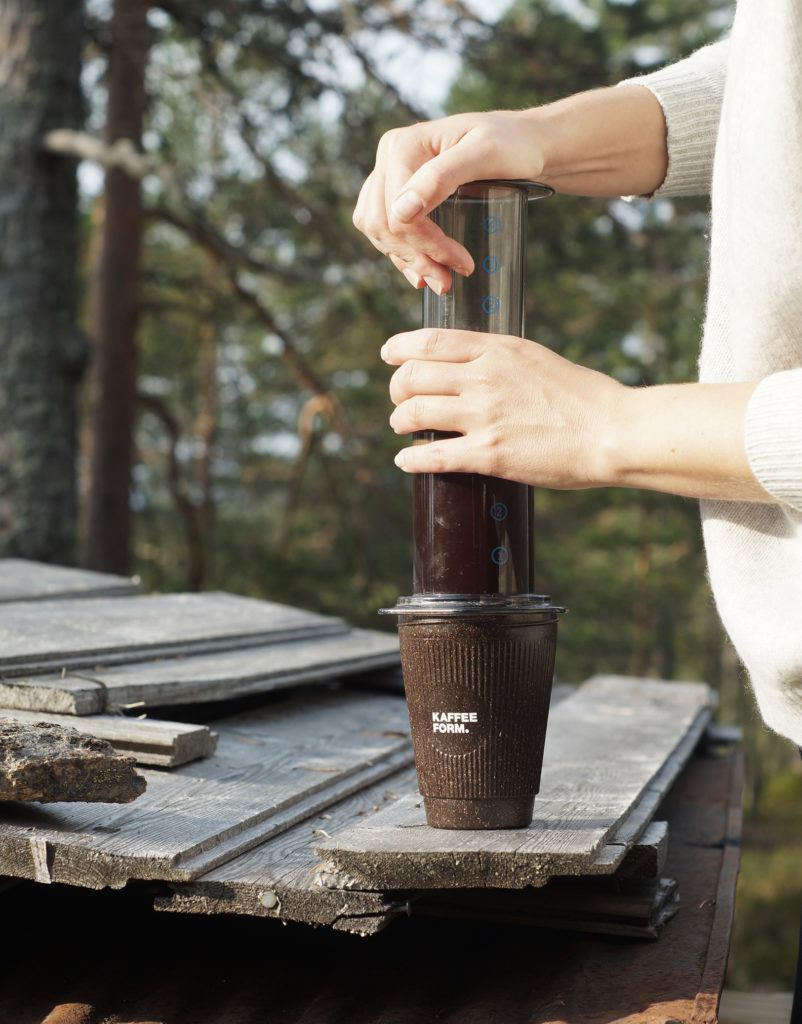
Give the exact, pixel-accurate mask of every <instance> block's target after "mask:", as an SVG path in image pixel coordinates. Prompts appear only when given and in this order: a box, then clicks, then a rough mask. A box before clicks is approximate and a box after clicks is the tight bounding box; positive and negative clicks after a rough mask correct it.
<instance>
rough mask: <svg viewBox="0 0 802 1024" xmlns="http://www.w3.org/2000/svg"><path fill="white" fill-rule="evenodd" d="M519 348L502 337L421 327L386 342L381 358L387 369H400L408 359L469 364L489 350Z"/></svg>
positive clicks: (511, 339)
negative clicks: (386, 364)
mask: <svg viewBox="0 0 802 1024" xmlns="http://www.w3.org/2000/svg"><path fill="white" fill-rule="evenodd" d="M520 344H521V339H520V338H513V337H510V336H507V335H502V334H481V333H480V332H479V331H454V330H440V329H438V328H434V327H423V328H421V329H420V330H418V331H405V332H404V333H402V334H394V335H393V337H392V338H388V340H387V341H386V342H385V343H384V345H383V346H382V350H381V357H382V359H383V360H384V361H385V363H389V364H390V366H400V365H401V364H402V363H405V362H407V360H409V359H423V360H433V361H435V362H443V363H469V362H472V361H473V360H474V359H478V358H479V357H480V356H482V355H484V354H485V353H486V352H487V351H488V350H490V349H499V348H501V347H505V348H513V347H515V346H517V345H520Z"/></svg>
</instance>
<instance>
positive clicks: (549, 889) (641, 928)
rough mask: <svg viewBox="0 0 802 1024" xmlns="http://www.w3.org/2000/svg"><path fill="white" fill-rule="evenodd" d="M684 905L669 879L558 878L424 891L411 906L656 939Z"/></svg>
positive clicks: (434, 913)
mask: <svg viewBox="0 0 802 1024" xmlns="http://www.w3.org/2000/svg"><path fill="white" fill-rule="evenodd" d="M678 909H679V892H678V888H677V883H676V881H674V880H673V879H670V878H654V879H625V880H618V879H617V878H616V880H615V882H614V884H613V885H611V884H610V880H608V879H595V880H593V882H591V883H590V884H588V880H586V879H571V880H570V882H568V881H567V880H566V879H553V880H552V881H551V882H550V883H549V884H548V885H547V886H544V887H542V888H539V889H526V890H524V891H523V892H521V891H519V890H509V889H504V890H501V891H498V890H488V889H473V890H469V891H460V890H447V891H437V892H434V893H424V894H422V895H421V896H420V898H419V899H416V900H413V901H412V902H411V904H410V912H411V915H412V916H414V917H448V918H452V919H453V918H460V919H469V920H477V921H486V922H491V923H496V924H516V925H524V926H526V927H528V928H557V929H559V930H560V931H574V932H587V933H590V934H594V935H621V936H626V937H628V938H640V939H656V938H658V936H659V934H660V931H661V929H662V928H663V926H664V925H665V924H666V923H667V921H669V920H670V919H671V917H673V916H674V914H676V912H677V910H678Z"/></svg>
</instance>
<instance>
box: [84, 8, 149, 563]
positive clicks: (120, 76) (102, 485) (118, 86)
mask: <svg viewBox="0 0 802 1024" xmlns="http://www.w3.org/2000/svg"><path fill="white" fill-rule="evenodd" d="M147 9H148V3H147V2H146V0H115V3H114V12H113V14H112V19H111V49H110V53H109V66H108V100H107V110H106V130H105V140H106V142H108V143H113V142H116V141H117V140H118V139H130V140H131V141H132V142H133V143H134V144H135V145H137V146H138V145H139V144H140V141H141V137H142V124H143V119H144V114H145V68H146V64H147V55H148V42H149V30H148V24H147ZM103 201H104V217H103V228H102V238H101V245H100V256H99V260H98V265H97V269H96V271H95V274H94V277H93V281H92V292H91V297H90V310H91V314H90V315H91V323H92V338H93V341H94V361H93V366H92V374H91V382H90V393H89V409H90V412H89V415H90V451H89V492H88V498H87V514H86V519H85V531H86V536H85V540H84V548H85V562H86V564H87V566H89V568H92V569H100V570H105V571H107V572H121V573H127V572H128V571H129V569H130V557H131V550H130V549H131V513H130V506H129V497H130V489H131V466H132V462H133V445H134V442H133V437H134V422H135V418H136V330H137V320H138V313H139V279H140V274H139V258H140V243H141V237H142V223H143V215H142V197H141V186H140V183H139V181H138V180H136V179H135V178H132V177H130V176H129V175H127V174H125V173H124V172H123V171H120V170H109V171H107V173H106V187H105V192H104V200H103Z"/></svg>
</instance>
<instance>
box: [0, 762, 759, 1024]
mask: <svg viewBox="0 0 802 1024" xmlns="http://www.w3.org/2000/svg"><path fill="white" fill-rule="evenodd" d="M741 789H742V759H741V756H740V754H738V753H735V754H732V753H731V754H726V755H718V756H716V755H713V754H708V755H704V754H697V755H696V756H695V757H694V758H693V759H692V760H691V762H690V763H689V765H688V767H687V768H686V770H685V771H684V773H683V775H682V776H681V778H680V779H679V780H678V782H677V783H676V784H675V786H674V787H673V789H672V791H671V792H670V793H669V795H668V797H667V798H666V800H665V801H664V804H663V807H662V808H661V810H660V811H659V812H658V816H659V817H660V818H665V819H666V820H668V822H669V836H670V845H669V857H668V862H667V864H666V867H665V872H664V873H665V875H666V876H668V877H672V878H676V879H678V881H679V886H680V892H681V901H682V905H681V909H680V911H679V913H678V915H677V916H676V917H675V918H674V920H673V921H671V922H669V924H668V925H667V926H666V928H665V930H664V932H663V933H662V935H661V937H660V939H659V940H657V941H656V942H643V941H634V940H624V939H613V938H606V939H605V938H590V937H584V936H577V935H571V934H568V933H557V932H544V931H537V930H534V929H528V928H514V927H507V928H501V927H491V926H483V925H478V924H476V925H474V924H466V923H464V922H461V923H453V922H442V923H441V922H438V921H419V920H415V919H413V920H409V921H405V922H400V923H399V924H397V925H396V926H395V927H393V928H391V929H389V930H388V931H387V932H384V933H382V934H380V935H378V936H375V937H373V938H370V939H360V938H356V937H354V936H350V935H343V934H338V933H336V932H331V931H323V930H313V929H310V928H308V927H304V926H301V925H288V926H282V925H281V924H279V923H277V922H273V921H265V920H254V919H241V918H236V917H222V918H209V919H205V918H197V917H183V916H179V915H175V916H174V915H159V914H155V913H154V912H153V911H152V909H151V905H152V900H153V897H154V895H156V894H157V893H158V890H157V888H156V886H154V885H151V886H149V887H144V886H138V887H130V888H129V889H127V890H124V891H122V892H109V891H103V892H88V891H83V890H77V889H71V888H67V887H61V886H37V885H34V884H32V883H27V882H25V883H21V884H20V885H17V886H14V887H12V888H11V889H9V890H8V891H6V892H4V893H2V895H0V899H2V907H3V911H4V915H3V920H4V925H5V933H6V937H7V939H8V938H13V942H9V943H7V948H6V952H5V955H4V958H3V963H2V969H1V970H2V975H3V982H2V984H0V1020H3V1021H6V1020H7V1021H14V1022H15V1024H41V1022H42V1021H43V1020H44V1018H45V1017H46V1016H47V1015H48V1014H50V1016H48V1017H47V1019H48V1024H78V1022H80V1024H100V1022H101V1021H104V1020H107V1019H109V1018H111V1019H113V1020H115V1021H120V1022H133V1021H136V1022H146V1021H147V1022H157V1021H158V1022H162V1024H273V1022H276V1024H278V1022H281V1024H435V1022H437V1024H613V1022H615V1024H636V1022H637V1024H658V1022H659V1024H714V1022H715V1021H716V1009H717V1004H718V996H719V991H720V988H721V984H722V981H723V976H724V969H725V966H726V956H727V951H728V947H729V938H730V932H731V926H732V914H733V901H734V895H735V881H736V875H737V870H738V860H739V845H738V844H739V839H740V806H741ZM67 1004H72V1005H71V1006H68V1005H67Z"/></svg>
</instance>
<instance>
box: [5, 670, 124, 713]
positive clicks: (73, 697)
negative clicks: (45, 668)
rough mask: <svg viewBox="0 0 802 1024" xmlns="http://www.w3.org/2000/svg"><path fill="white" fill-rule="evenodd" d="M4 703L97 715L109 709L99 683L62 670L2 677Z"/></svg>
mask: <svg viewBox="0 0 802 1024" xmlns="http://www.w3.org/2000/svg"><path fill="white" fill-rule="evenodd" d="M0 704H2V705H3V706H4V707H8V708H15V709H17V710H20V711H45V712H49V713H53V714H61V715H94V714H97V713H99V712H101V711H105V709H106V698H105V695H104V693H103V687H102V686H101V685H100V684H99V683H93V682H92V681H91V680H90V679H82V678H81V677H80V676H71V675H66V674H62V673H59V674H58V675H56V674H51V675H43V676H36V675H33V676H28V677H25V678H22V679H8V678H2V677H0Z"/></svg>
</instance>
